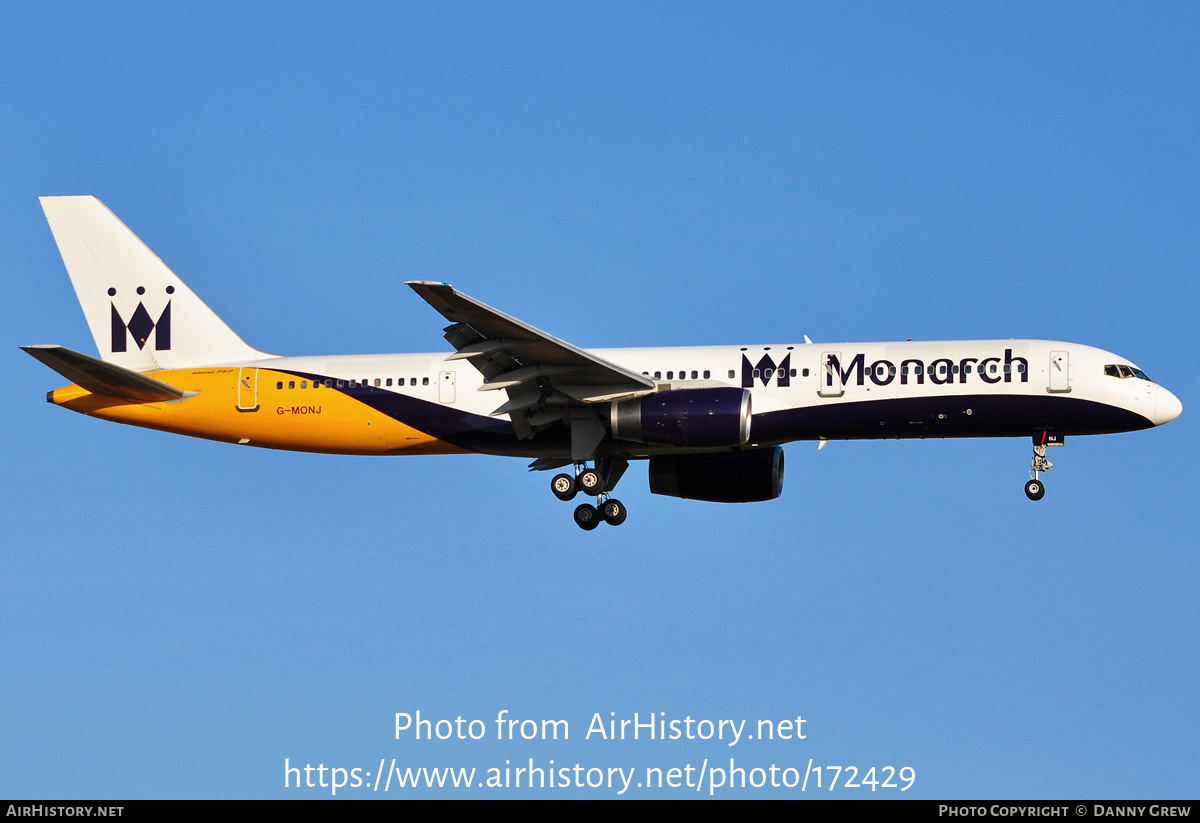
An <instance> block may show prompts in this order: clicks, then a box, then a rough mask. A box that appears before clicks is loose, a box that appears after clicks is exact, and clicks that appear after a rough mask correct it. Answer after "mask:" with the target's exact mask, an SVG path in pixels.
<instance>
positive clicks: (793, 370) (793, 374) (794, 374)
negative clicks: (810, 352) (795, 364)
mask: <svg viewBox="0 0 1200 823" xmlns="http://www.w3.org/2000/svg"><path fill="white" fill-rule="evenodd" d="M795 376H796V370H795V369H792V377H795Z"/></svg>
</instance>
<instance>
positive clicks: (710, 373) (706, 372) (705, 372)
mask: <svg viewBox="0 0 1200 823" xmlns="http://www.w3.org/2000/svg"><path fill="white" fill-rule="evenodd" d="M710 377H712V372H710V371H709V370H708V369H705V370H704V379H705V380H707V379H708V378H710Z"/></svg>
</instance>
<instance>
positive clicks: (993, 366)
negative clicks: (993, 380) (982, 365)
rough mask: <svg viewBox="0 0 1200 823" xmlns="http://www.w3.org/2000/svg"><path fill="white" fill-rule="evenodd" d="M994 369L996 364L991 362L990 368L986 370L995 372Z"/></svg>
mask: <svg viewBox="0 0 1200 823" xmlns="http://www.w3.org/2000/svg"><path fill="white" fill-rule="evenodd" d="M996 369H997V366H996V364H995V363H993V364H992V366H991V368H990V369H988V371H990V372H991V373H992V374H995V373H996Z"/></svg>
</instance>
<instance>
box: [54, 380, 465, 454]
mask: <svg viewBox="0 0 1200 823" xmlns="http://www.w3.org/2000/svg"><path fill="white" fill-rule="evenodd" d="M239 371H240V370H239V369H238V368H237V367H232V368H202V369H177V370H172V371H156V372H153V373H152V374H153V376H154V377H155V378H156V379H158V380H161V381H163V382H164V383H169V384H170V385H172V386H175V387H177V388H179V389H182V390H184V391H185V392H197V394H196V396H194V397H189V398H187V399H185V400H178V401H172V402H167V403H130V402H128V401H126V400H121V399H119V398H114V397H105V396H103V395H98V394H92V393H91V392H89V391H87V390H86V389H83V388H80V387H79V386H76V385H71V386H64V387H63V388H61V389H55V390H54V391H53V392H51V393H50V396H49V398H48V399H49V400H50V402H52V403H54V404H56V405H59V406H62V407H64V408H67V409H70V410H71V411H77V412H79V413H81V414H86V415H89V416H91V417H99V418H101V419H103V420H112V421H114V422H117V423H128V424H131V425H134V426H144V427H146V428H150V429H159V430H161V431H168V432H174V433H176V434H186V435H190V436H192V437H204V438H207V439H209V440H222V441H225V442H228V443H244V444H245V445H249V446H261V447H263V448H268V449H289V450H292V451H309V452H324V453H329V454H462V453H465V452H466V451H467V450H466V449H462V448H460V447H458V446H454V445H451V444H450V443H446V442H444V441H441V440H438V439H437V438H436V437H433V436H431V435H429V434H426V433H425V432H422V431H419V430H417V429H414V428H412V427H411V426H407V425H405V424H403V423H401V422H399V421H398V420H394V419H392V418H391V417H388V416H387V415H385V414H383V413H382V412H379V411H376V410H375V409H373V408H371V407H370V406H368V405H366V404H364V403H360V402H359V401H357V400H355V399H353V398H351V397H349V396H348V395H346V394H344V393H343V392H340V391H338V390H336V389H331V388H325V387H323V386H322V387H319V388H312V383H308V386H309V387H308V388H306V389H298V388H297V389H287V388H284V389H278V388H276V384H277V383H279V382H282V383H283V385H284V386H287V385H288V383H289V382H294V384H295V385H297V386H299V385H300V384H301V380H300V379H299V378H297V377H296V376H295V375H292V374H287V373H284V372H276V371H272V370H270V369H267V368H259V369H258V380H257V403H258V407H257V409H255V410H253V411H248V410H240V409H239V408H238V402H239V392H238V375H239ZM241 396H242V397H243V402H244V397H245V394H244V393H243V395H241ZM244 404H245V403H244ZM245 405H249V404H245Z"/></svg>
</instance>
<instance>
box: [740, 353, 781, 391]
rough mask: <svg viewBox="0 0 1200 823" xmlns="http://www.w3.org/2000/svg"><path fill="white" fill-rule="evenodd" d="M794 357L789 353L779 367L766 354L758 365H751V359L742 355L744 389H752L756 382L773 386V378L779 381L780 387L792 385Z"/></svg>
mask: <svg viewBox="0 0 1200 823" xmlns="http://www.w3.org/2000/svg"><path fill="white" fill-rule="evenodd" d="M791 368H792V355H791V354H790V353H789V354H788V355H787V356H786V357H784V358H783V360H781V361H780V363H779V365H778V366H776V365H775V361H774V360H772V359H771V355H769V354H764V355H763V356H762V359H761V360H759V361H758V364H757V365H751V363H750V358H748V357H746V355H744V354H743V355H742V388H743V389H752V388H754V384H755V382H756V381H759V380H761V381H762V384H763V385H764V386H769V385H771V380H772V378H774V379H777V380H778V381H779V385H780V386H790V385H792V379H791Z"/></svg>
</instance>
